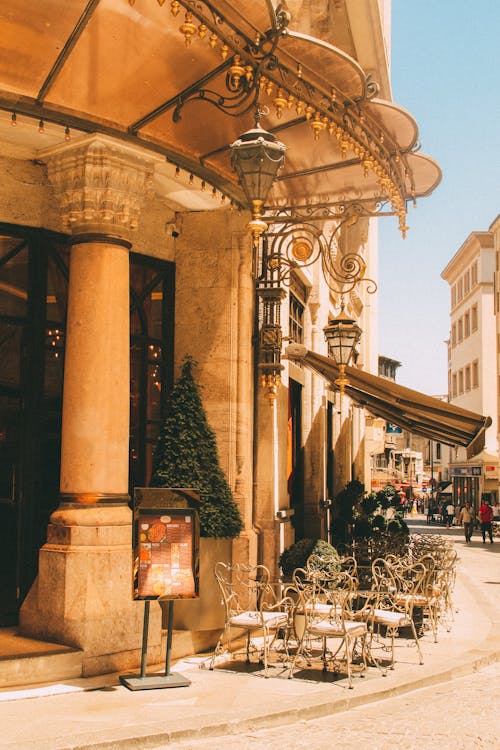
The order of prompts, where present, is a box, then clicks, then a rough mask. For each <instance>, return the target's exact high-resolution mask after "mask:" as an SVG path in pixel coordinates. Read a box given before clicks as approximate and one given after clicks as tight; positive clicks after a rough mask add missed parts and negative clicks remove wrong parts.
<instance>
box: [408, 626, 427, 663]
mask: <svg viewBox="0 0 500 750" xmlns="http://www.w3.org/2000/svg"><path fill="white" fill-rule="evenodd" d="M410 625H411V630H412V633H413V639H414V641H415V645H416V647H417V650H418V658H419V663H420V664H423V663H424V657H423V656H422V649H421V648H420V643H419V642H418V636H417V631H416V629H415V623H414V622H413V618H410Z"/></svg>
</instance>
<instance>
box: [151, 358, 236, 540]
mask: <svg viewBox="0 0 500 750" xmlns="http://www.w3.org/2000/svg"><path fill="white" fill-rule="evenodd" d="M195 366H196V362H195V361H194V360H193V359H192V357H189V356H187V357H186V358H185V360H184V363H183V365H182V371H181V375H180V377H179V379H178V380H177V382H176V384H175V386H174V389H173V391H172V395H171V397H170V400H169V402H168V408H167V414H166V416H165V420H164V422H163V426H162V428H161V431H160V437H159V439H158V445H157V448H156V453H155V460H154V474H153V477H152V479H151V486H152V487H191V488H192V489H195V490H197V491H198V492H199V494H200V499H201V502H200V507H199V514H200V534H201V536H208V537H236V536H238V534H239V533H240V531H241V529H242V526H243V524H242V520H241V515H240V511H239V509H238V506H237V505H236V503H235V501H234V498H233V494H232V492H231V488H230V487H229V484H228V482H227V480H226V477H225V475H224V472H223V471H222V469H221V467H220V464H219V455H218V451H217V442H216V438H215V433H214V432H213V430H212V429H211V427H210V425H209V424H208V421H207V417H206V414H205V410H204V408H203V403H202V400H201V395H200V391H199V386H198V384H197V383H196V381H195V379H194V376H193V368H194V367H195Z"/></svg>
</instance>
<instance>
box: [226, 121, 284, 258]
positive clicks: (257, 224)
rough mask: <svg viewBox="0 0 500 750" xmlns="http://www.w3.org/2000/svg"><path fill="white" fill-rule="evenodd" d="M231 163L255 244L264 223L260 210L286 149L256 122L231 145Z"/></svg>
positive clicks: (264, 225)
mask: <svg viewBox="0 0 500 750" xmlns="http://www.w3.org/2000/svg"><path fill="white" fill-rule="evenodd" d="M230 148H231V164H232V167H233V169H234V171H235V172H236V174H237V175H238V178H239V182H240V185H241V187H242V188H243V191H244V193H245V196H246V199H247V202H248V206H249V208H250V210H251V212H252V219H251V221H250V222H249V223H248V225H247V229H248V231H249V232H251V234H252V237H253V239H254V244H257V242H258V239H259V237H260V235H261V234H262V232H265V231H266V229H267V224H266V222H265V221H263V219H262V208H263V206H264V202H265V200H266V198H267V195H268V193H269V190H270V189H271V185H272V184H273V182H274V180H275V178H276V175H277V174H278V172H279V170H280V168H281V167H282V166H283V162H284V159H285V152H286V146H285V145H284V144H283V143H281V142H280V141H277V140H276V137H275V136H274V135H273V134H272V133H269V132H268V131H267V130H264V129H263V128H261V126H260V124H259V122H258V121H257V122H256V124H255V126H254V127H253V128H252V129H251V130H247V132H246V133H243V135H240V137H239V138H238V139H237V140H236V141H234V143H232V144H231V147H230Z"/></svg>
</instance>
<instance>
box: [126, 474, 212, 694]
mask: <svg viewBox="0 0 500 750" xmlns="http://www.w3.org/2000/svg"><path fill="white" fill-rule="evenodd" d="M198 503H199V495H198V493H197V491H196V490H193V489H191V488H149V487H148V488H139V487H136V488H135V490H134V523H133V538H132V545H133V549H134V554H133V558H134V565H133V571H132V579H133V583H132V588H133V598H134V599H135V600H142V601H144V622H143V630H142V651H141V673H140V675H120V682H121V683H122V684H123V685H125V687H127V688H128V689H129V690H152V689H155V688H167V687H187V686H188V685H190V684H191V681H190V680H188V679H187V677H184V675H181V674H179V673H178V672H171V671H170V660H171V655H172V630H173V622H174V601H175V599H182V600H186V599H196V598H198V597H199V519H198V513H197V505H198ZM151 600H161V601H163V602H167V601H168V627H167V649H166V657H165V672H164V674H150V675H148V674H146V664H147V652H148V630H149V608H150V602H151Z"/></svg>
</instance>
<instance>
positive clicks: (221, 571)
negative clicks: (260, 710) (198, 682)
mask: <svg viewBox="0 0 500 750" xmlns="http://www.w3.org/2000/svg"><path fill="white" fill-rule="evenodd" d="M215 577H216V579H217V582H218V584H219V587H220V590H221V593H222V599H223V604H224V609H225V621H224V630H223V631H222V633H221V636H220V638H219V640H218V642H217V645H216V647H215V649H214V652H213V655H212V659H211V662H210V666H209V669H213V668H214V665H215V660H216V658H217V657H218V656H220V655H221V654H222V653H224V652H225V651H226V650H227V651H228V652H229V654H230V658H233V657H234V653H233V651H232V648H231V646H232V641H233V632H234V630H239V631H246V636H247V637H246V649H245V653H246V661H247V663H250V654H251V653H255V654H257V658H258V660H259V661H261V662H262V663H263V665H264V674H265V676H266V677H269V672H268V666H269V661H268V659H269V652H270V649H271V647H272V645H273V644H274V642H275V641H276V639H277V637H278V635H279V636H281V643H282V647H283V650H284V651H285V653H286V647H287V645H286V644H287V634H288V627H289V623H290V616H291V610H292V608H293V602H292V600H291V599H290V598H289V597H286V596H285V597H283V598H280V597H278V596H277V595H276V590H275V588H274V587H273V586H272V584H271V582H270V574H269V571H268V569H267V568H266V567H265V566H264V565H255V566H249V565H241V564H238V565H228V564H226V563H222V562H218V563H216V565H215ZM259 634H260V635H261V637H262V646H261V647H260V648H259V647H257V645H256V644H255V642H253V641H252V636H257V635H259ZM225 640H226V649H224V645H223V644H224V641H225Z"/></svg>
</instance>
